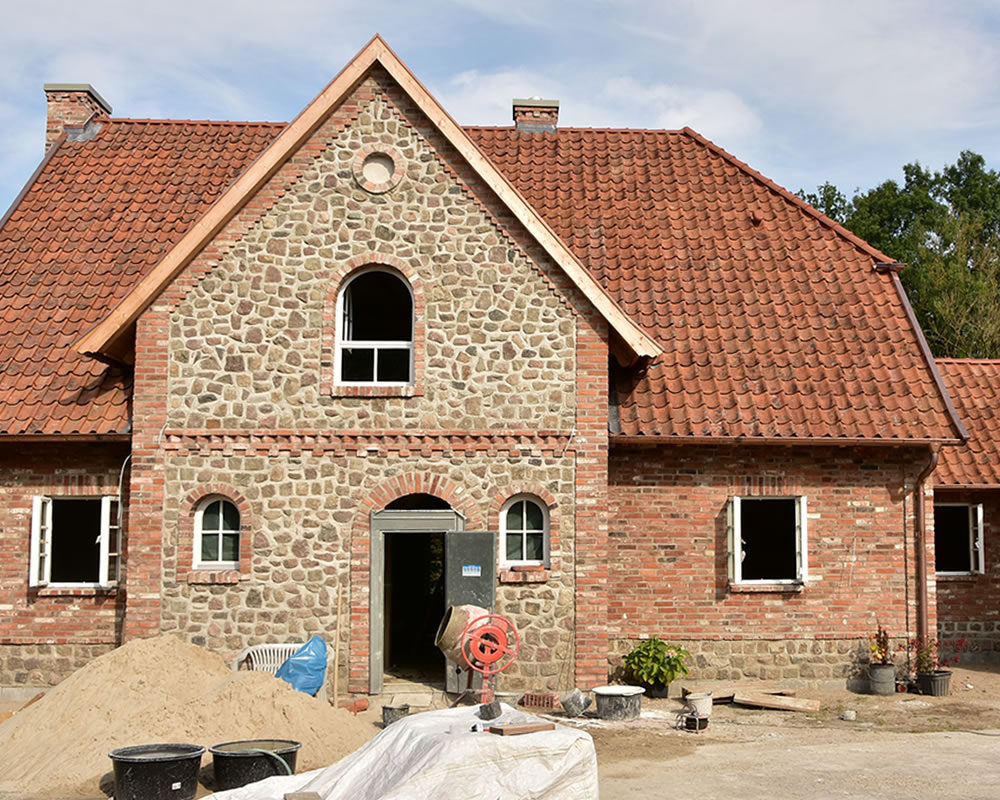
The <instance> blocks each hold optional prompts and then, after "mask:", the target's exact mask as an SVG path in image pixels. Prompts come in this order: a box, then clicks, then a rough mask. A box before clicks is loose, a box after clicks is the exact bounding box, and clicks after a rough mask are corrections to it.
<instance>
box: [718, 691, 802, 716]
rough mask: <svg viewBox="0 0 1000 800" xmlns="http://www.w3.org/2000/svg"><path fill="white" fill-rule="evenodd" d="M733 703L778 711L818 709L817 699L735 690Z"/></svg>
mask: <svg viewBox="0 0 1000 800" xmlns="http://www.w3.org/2000/svg"><path fill="white" fill-rule="evenodd" d="M733 702H734V703H739V704H740V705H741V706H754V707H755V708H773V709H777V710H778V711H813V712H815V711H819V700H806V699H805V698H801V697H782V696H781V695H776V694H764V693H763V692H737V693H736V696H735V697H734V698H733Z"/></svg>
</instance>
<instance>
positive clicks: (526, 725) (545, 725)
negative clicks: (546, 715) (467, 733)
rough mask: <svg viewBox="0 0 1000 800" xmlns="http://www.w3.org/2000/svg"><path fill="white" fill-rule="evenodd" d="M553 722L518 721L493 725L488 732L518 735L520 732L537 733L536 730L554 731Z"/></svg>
mask: <svg viewBox="0 0 1000 800" xmlns="http://www.w3.org/2000/svg"><path fill="white" fill-rule="evenodd" d="M555 729H556V726H555V723H552V722H520V723H515V724H513V725H493V726H491V727H490V733H496V734H498V735H500V736H520V735H521V734H522V733H537V732H538V731H554V730H555Z"/></svg>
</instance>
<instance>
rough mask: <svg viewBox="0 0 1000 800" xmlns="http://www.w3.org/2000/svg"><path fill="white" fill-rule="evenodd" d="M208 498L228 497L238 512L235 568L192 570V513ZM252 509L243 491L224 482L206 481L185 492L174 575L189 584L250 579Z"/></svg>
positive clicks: (178, 524) (179, 521) (179, 517)
mask: <svg viewBox="0 0 1000 800" xmlns="http://www.w3.org/2000/svg"><path fill="white" fill-rule="evenodd" d="M210 497H221V498H223V499H225V500H229V501H230V502H231V503H233V505H235V506H236V510H237V511H239V512H240V564H239V568H238V569H235V570H211V569H194V568H193V565H194V515H195V511H196V510H197V508H198V506H199V505H200V504H201V503H203V502H204V501H205V500H207V499H208V498H210ZM251 516H252V509H251V506H250V501H248V500H247V499H246V498H245V497H244V496H243V494H242V493H240V492H239V491H238V490H237V489H236V488H235V487H233V486H230V485H229V484H227V483H206V484H202V485H201V486H198V487H197V488H196V489H194V490H192V491H191V492H189V493H188V495H187V497H185V498H184V501H183V502H182V503H181V507H180V513H179V515H178V522H177V578H178V580H186V581H187V582H188V583H237V582H239V581H241V580H249V579H250V564H251V562H252V559H253V553H252V552H251V548H252V542H251V537H250V528H251V526H250V520H251Z"/></svg>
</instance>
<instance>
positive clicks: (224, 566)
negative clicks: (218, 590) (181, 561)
mask: <svg viewBox="0 0 1000 800" xmlns="http://www.w3.org/2000/svg"><path fill="white" fill-rule="evenodd" d="M219 501H222V502H224V503H229V505H231V506H232V507H233V508H235V509H236V514H237V515H238V516H239V518H240V524H239V527H237V528H236V530H235V531H223V530H222V529H220V530H218V531H209V533H211V534H213V535H215V534H220V535H221V534H222V533H230V532H231V533H235V534H236V535H237V536H238V537H239V538H238V539H237V545H236V555H237V558H236V560H235V561H203V560H202V558H201V535H202V520H203V518H204V516H205V509H207V508H208V507H209V506H210V505H212V503H217V502H219ZM219 519H220V520H221V519H223V515H222V514H220V515H219ZM242 530H243V514H242V513H240V507H239V506H238V505H236V503H234V502H233V500H232V499H230V498H228V497H226V496H225V495H220V494H215V495H212V496H211V497H206V498H205V499H204V500H202V501H201V502H200V503H198V506H197V507H196V508H195V511H194V554H193V555H194V569H215V570H230V569H239V568H240V559H241V558H242V557H243V537H242ZM220 545H221V540H220ZM220 550H221V547H220Z"/></svg>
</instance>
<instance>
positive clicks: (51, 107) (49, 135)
mask: <svg viewBox="0 0 1000 800" xmlns="http://www.w3.org/2000/svg"><path fill="white" fill-rule="evenodd" d="M44 88H45V100H46V103H47V106H48V114H47V117H46V121H45V150H46V152H48V149H49V148H50V147H52V145H53V143H55V141H56V139H58V138H59V137H60V136H61V135H62V132H63V130H64V129H65V128H66V127H74V128H76V127H80V126H81V125H83V124H84V123H85V122H86V121H87V120H88V119H90V118H91V117H92V116H94V115H95V114H96V115H97V116H109V115H110V114H111V106H110V105H108V102H107V101H106V100H105V99H104V98H103V97H101V96H100V95H99V94H98V93H97V90H96V89H94V87H93V86H91V85H90V84H89V83H47V84H45V87H44Z"/></svg>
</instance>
